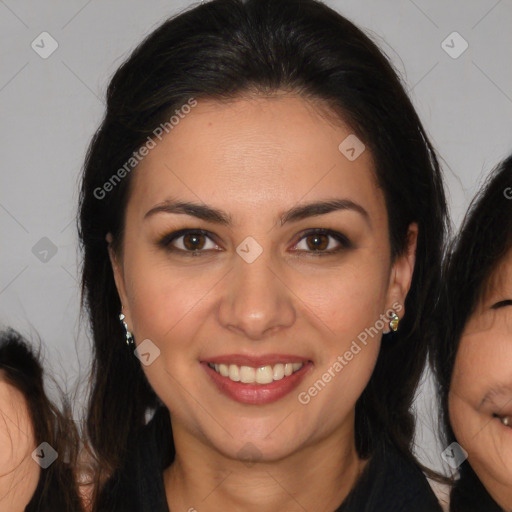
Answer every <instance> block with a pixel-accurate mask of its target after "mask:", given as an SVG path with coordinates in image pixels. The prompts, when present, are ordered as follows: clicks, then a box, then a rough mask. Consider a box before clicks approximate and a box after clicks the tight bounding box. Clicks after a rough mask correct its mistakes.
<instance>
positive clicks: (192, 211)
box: [144, 199, 371, 227]
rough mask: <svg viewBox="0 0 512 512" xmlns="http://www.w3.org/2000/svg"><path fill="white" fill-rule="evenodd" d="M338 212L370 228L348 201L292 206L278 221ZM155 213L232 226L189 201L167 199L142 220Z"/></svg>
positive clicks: (359, 208)
mask: <svg viewBox="0 0 512 512" xmlns="http://www.w3.org/2000/svg"><path fill="white" fill-rule="evenodd" d="M340 210H341V211H343V210H349V211H354V212H357V213H359V214H360V215H361V216H362V217H363V218H364V220H365V221H366V223H367V224H368V225H369V226H370V227H371V221H370V215H369V214H368V212H367V211H366V210H365V209H364V208H363V207H362V206H361V205H360V204H358V203H355V202H354V201H351V200H350V199H331V200H327V201H315V202H312V203H308V204H305V205H299V206H294V207H293V208H291V209H290V210H288V211H286V212H284V213H283V214H281V215H280V216H279V220H280V223H281V226H283V225H284V224H286V223H287V222H297V221H299V220H303V219H306V218H308V217H315V216H318V215H325V214H327V213H331V212H334V211H340ZM157 213H170V214H173V213H174V214H184V215H190V216H192V217H197V218H198V219H201V220H204V221H208V222H212V223H215V224H220V225H224V226H231V225H232V217H231V215H230V214H229V213H227V212H225V211H223V210H220V209H217V208H213V207H211V206H207V205H204V204H198V203H192V202H189V201H176V200H172V199H167V200H165V201H163V202H162V203H159V204H157V205H156V206H154V207H153V208H151V209H150V210H149V211H148V212H146V214H145V215H144V219H147V218H149V217H151V216H153V215H155V214H157Z"/></svg>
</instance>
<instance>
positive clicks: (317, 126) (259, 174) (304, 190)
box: [129, 95, 385, 215]
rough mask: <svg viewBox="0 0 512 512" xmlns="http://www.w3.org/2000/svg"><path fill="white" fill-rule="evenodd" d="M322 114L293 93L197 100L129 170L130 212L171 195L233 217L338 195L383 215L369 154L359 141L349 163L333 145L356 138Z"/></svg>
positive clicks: (340, 122)
mask: <svg viewBox="0 0 512 512" xmlns="http://www.w3.org/2000/svg"><path fill="white" fill-rule="evenodd" d="M326 109H327V107H326V106H325V105H323V106H322V105H321V104H320V103H318V102H312V101H311V100H306V99H304V98H302V97H299V96H293V95H278V96H273V97H242V98H238V99H234V100H230V101H229V102H222V103H221V102H218V101H213V100H198V104H197V106H196V107H194V108H193V109H192V111H191V112H190V113H189V114H187V115H184V116H183V117H182V118H181V119H180V121H179V123H178V124H177V125H175V126H174V128H173V129H172V131H170V133H169V134H168V135H166V136H165V137H163V139H162V141H160V142H158V143H157V146H156V147H155V148H154V149H152V150H151V151H150V152H149V154H148V155H147V156H146V157H145V158H144V159H143V160H142V162H141V163H140V164H139V166H138V168H137V169H136V171H134V175H133V177H132V179H133V180H134V182H133V186H132V191H133V192H132V196H131V198H130V201H129V208H130V203H132V209H133V208H136V209H137V210H140V211H139V212H138V213H139V214H140V215H143V214H144V212H145V211H147V210H148V209H149V208H150V207H151V206H152V205H154V204H156V203H158V202H160V201H163V200H165V199H166V197H167V196H168V195H173V196H179V197H180V198H186V199H189V200H195V201H197V200H199V201H202V202H205V203H207V204H209V205H213V206H218V207H222V208H223V209H227V210H230V211H234V213H235V215H236V214H237V212H238V213H239V214H243V212H244V211H247V212H248V211H249V209H250V208H251V207H252V208H260V209H264V211H270V210H272V209H278V208H279V206H280V205H287V204H295V203H297V202H298V201H300V200H301V199H302V198H303V200H304V201H306V200H313V199H318V198H323V197H327V196H329V197H332V196H333V195H337V196H340V197H341V196H350V199H352V200H357V201H359V202H366V203H367V207H368V209H369V210H371V209H372V208H373V209H374V210H375V211H373V212H372V211H370V212H369V213H370V215H372V214H374V215H378V214H380V215H382V213H383V211H382V209H383V208H384V213H385V206H384V201H383V196H382V191H381V190H380V189H379V187H378V186H377V183H376V178H375V172H374V164H373V160H372V156H371V154H370V151H369V150H368V149H366V148H364V145H363V144H362V142H360V141H359V142H360V146H359V147H358V149H361V148H364V150H363V151H362V152H361V154H360V155H359V156H358V157H357V158H356V159H354V160H352V161H351V160H349V159H348V158H347V157H346V156H345V154H344V153H342V151H340V148H339V146H340V144H342V143H343V142H344V141H345V140H347V137H350V138H349V139H348V140H349V141H352V140H355V141H356V144H358V142H357V141H358V139H355V137H356V136H355V134H354V133H353V130H352V129H351V128H350V127H349V126H348V125H347V124H346V123H344V122H343V120H342V119H338V118H336V117H335V116H334V114H333V113H330V115H327V112H328V111H327V110H326ZM334 119H337V122H333V120H334ZM226 201H228V202H229V205H226ZM133 203H135V204H133ZM230 207H232V208H230ZM143 210H144V211H143ZM260 211H261V210H260Z"/></svg>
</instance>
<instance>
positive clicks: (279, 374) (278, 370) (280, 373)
mask: <svg viewBox="0 0 512 512" xmlns="http://www.w3.org/2000/svg"><path fill="white" fill-rule="evenodd" d="M283 377H284V364H281V363H278V364H276V365H274V371H273V375H272V378H273V379H274V380H281V379H282V378H283Z"/></svg>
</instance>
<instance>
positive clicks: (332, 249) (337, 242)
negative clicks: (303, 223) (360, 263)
mask: <svg viewBox="0 0 512 512" xmlns="http://www.w3.org/2000/svg"><path fill="white" fill-rule="evenodd" d="M301 245H302V247H301ZM296 247H297V248H298V250H299V252H304V253H309V254H313V255H315V256H322V255H329V254H334V253H337V252H340V251H342V250H343V249H350V248H352V247H353V246H352V244H351V242H350V240H349V239H348V238H347V237H346V236H345V235H343V234H342V233H338V232H337V231H331V230H328V229H313V230H310V231H308V232H306V233H305V234H304V236H303V237H302V238H301V239H300V240H299V243H298V244H297V245H296Z"/></svg>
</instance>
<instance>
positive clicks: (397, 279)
mask: <svg viewBox="0 0 512 512" xmlns="http://www.w3.org/2000/svg"><path fill="white" fill-rule="evenodd" d="M417 243H418V224H416V223H415V222H414V223H412V224H410V226H409V229H408V232H407V247H406V249H405V251H404V253H403V254H402V255H400V256H398V257H397V258H396V259H395V262H394V264H393V267H392V268H391V274H390V280H389V287H388V294H387V301H386V302H387V307H388V309H392V310H394V311H395V313H396V314H397V315H398V317H399V318H403V316H404V314H405V307H404V303H405V298H406V297H407V293H408V292H409V289H410V287H411V282H412V275H413V272H414V265H415V263H416V246H417Z"/></svg>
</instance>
